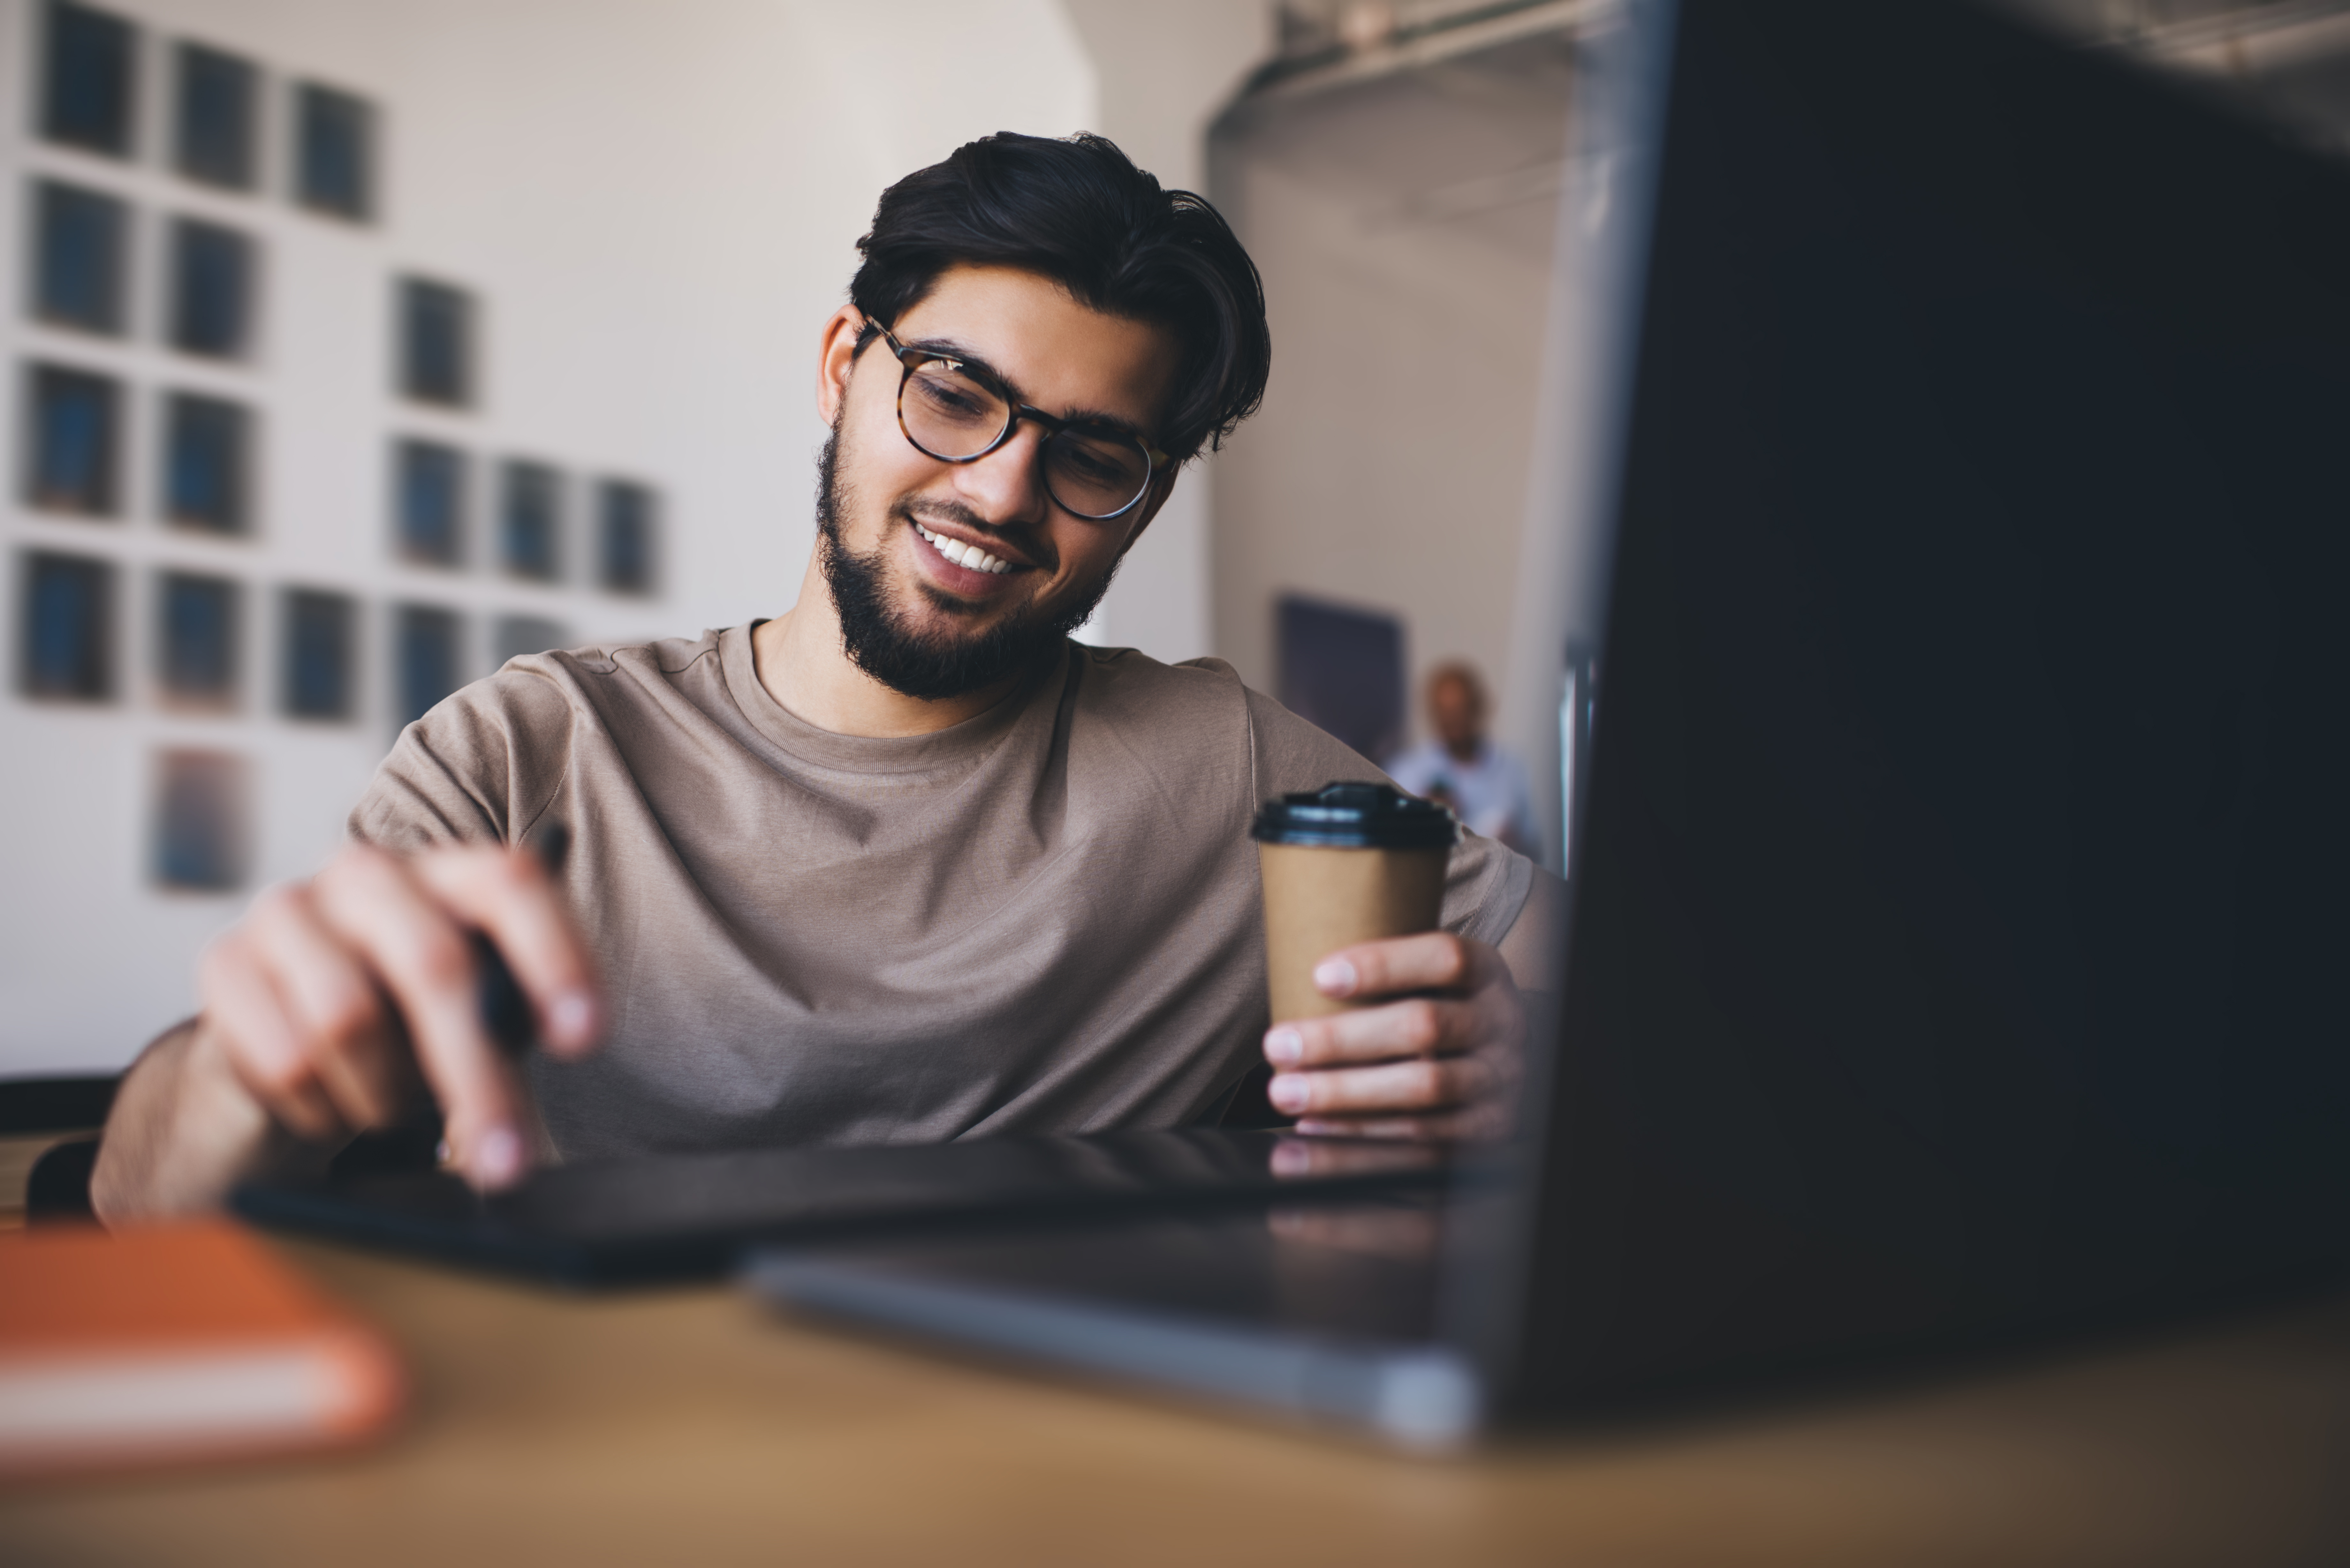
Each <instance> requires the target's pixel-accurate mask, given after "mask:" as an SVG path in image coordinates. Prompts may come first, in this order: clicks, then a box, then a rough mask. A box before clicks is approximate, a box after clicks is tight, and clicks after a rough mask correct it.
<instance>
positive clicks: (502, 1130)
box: [473, 1127, 522, 1187]
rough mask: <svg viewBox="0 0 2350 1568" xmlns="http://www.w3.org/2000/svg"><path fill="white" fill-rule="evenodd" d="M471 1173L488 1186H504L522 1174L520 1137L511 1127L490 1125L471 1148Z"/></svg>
mask: <svg viewBox="0 0 2350 1568" xmlns="http://www.w3.org/2000/svg"><path fill="white" fill-rule="evenodd" d="M473 1174H474V1175H475V1176H477V1177H479V1178H480V1179H482V1181H483V1183H484V1185H486V1186H490V1187H504V1186H507V1185H508V1184H510V1183H511V1182H513V1181H514V1180H515V1179H516V1178H517V1177H519V1176H521V1175H522V1139H521V1138H519V1137H516V1136H515V1130H514V1129H513V1128H512V1127H492V1128H491V1129H490V1130H489V1131H487V1132H485V1133H484V1134H483V1135H482V1141H481V1143H480V1145H479V1146H478V1147H475V1149H474V1150H473Z"/></svg>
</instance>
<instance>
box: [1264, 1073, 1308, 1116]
mask: <svg viewBox="0 0 2350 1568" xmlns="http://www.w3.org/2000/svg"><path fill="white" fill-rule="evenodd" d="M1265 1095H1266V1096H1267V1097H1268V1098H1269V1099H1271V1100H1272V1101H1273V1103H1274V1105H1275V1106H1279V1107H1280V1108H1281V1109H1283V1110H1284V1111H1291V1112H1296V1111H1302V1110H1304V1109H1305V1099H1306V1094H1305V1075H1304V1074H1302V1073H1283V1074H1280V1075H1277V1076H1275V1077H1274V1080H1273V1082H1272V1083H1271V1084H1269V1085H1266V1087H1265Z"/></svg>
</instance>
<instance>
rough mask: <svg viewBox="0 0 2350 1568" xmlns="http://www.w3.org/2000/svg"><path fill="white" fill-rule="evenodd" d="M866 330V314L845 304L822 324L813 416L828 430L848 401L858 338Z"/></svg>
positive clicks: (818, 348) (817, 347)
mask: <svg viewBox="0 0 2350 1568" xmlns="http://www.w3.org/2000/svg"><path fill="white" fill-rule="evenodd" d="M864 330H865V313H864V312H863V311H861V310H859V309H858V308H857V306H853V305H844V306H841V307H840V308H839V309H838V310H836V311H834V312H833V313H832V317H831V318H830V319H829V320H827V322H826V323H825V324H824V333H823V336H822V337H818V338H817V340H816V417H817V418H819V419H821V420H823V421H824V422H825V424H826V425H827V427H829V426H833V425H837V424H838V423H839V422H840V410H841V405H842V404H844V403H846V402H847V400H848V377H849V372H851V371H852V370H854V369H857V337H858V334H859V333H861V332H863V331H864Z"/></svg>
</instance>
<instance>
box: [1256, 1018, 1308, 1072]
mask: <svg viewBox="0 0 2350 1568" xmlns="http://www.w3.org/2000/svg"><path fill="white" fill-rule="evenodd" d="M1264 1059H1265V1060H1266V1061H1268V1062H1277V1063H1280V1064H1283V1065H1284V1066H1286V1065H1287V1064H1290V1063H1292V1062H1297V1061H1303V1060H1304V1059H1305V1036H1304V1035H1303V1034H1300V1033H1297V1031H1296V1030H1295V1029H1290V1028H1286V1027H1284V1028H1280V1029H1276V1030H1274V1032H1273V1033H1270V1034H1268V1035H1266V1036H1265V1037H1264Z"/></svg>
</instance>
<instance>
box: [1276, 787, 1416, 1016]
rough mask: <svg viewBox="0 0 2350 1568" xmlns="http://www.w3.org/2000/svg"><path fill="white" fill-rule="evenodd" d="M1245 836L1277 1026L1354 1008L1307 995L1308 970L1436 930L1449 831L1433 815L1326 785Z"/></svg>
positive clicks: (1380, 793)
mask: <svg viewBox="0 0 2350 1568" xmlns="http://www.w3.org/2000/svg"><path fill="white" fill-rule="evenodd" d="M1251 836H1252V837H1253V838H1254V839H1255V840H1256V847H1257V864H1258V867H1259V868H1260V869H1261V870H1262V872H1263V883H1264V956H1265V976H1266V980H1267V982H1268V985H1269V989H1270V990H1271V992H1272V996H1271V1001H1272V1003H1273V1018H1274V1022H1275V1023H1281V1022H1283V1021H1284V1020H1287V1019H1293V1018H1316V1017H1320V1016H1321V1015H1323V1014H1325V1013H1330V1012H1345V1011H1346V1010H1347V1008H1349V1007H1355V1006H1359V1005H1361V1003H1358V1002H1354V1001H1351V1000H1349V999H1346V998H1340V997H1333V996H1325V995H1323V994H1322V992H1319V991H1317V990H1315V986H1314V966H1315V964H1318V963H1320V962H1321V961H1323V960H1324V959H1326V958H1327V957H1329V956H1330V955H1331V954H1332V953H1334V952H1336V951H1337V950H1339V949H1340V948H1344V947H1350V946H1352V945H1353V944H1355V943H1357V942H1367V941H1376V940H1379V939H1380V938H1383V937H1403V936H1409V935H1411V934H1412V933H1414V932H1416V931H1432V930H1434V929H1436V927H1437V921H1438V918H1439V916H1440V913H1441V910H1442V908H1443V903H1444V867H1445V862H1446V860H1447V859H1449V858H1450V857H1451V853H1452V844H1453V841H1454V839H1455V838H1456V837H1458V836H1459V826H1458V824H1456V823H1455V822H1454V821H1453V818H1452V814H1451V813H1450V812H1448V811H1446V810H1445V809H1444V808H1443V807H1441V806H1440V805H1433V804H1431V803H1430V802H1428V801H1424V800H1417V799H1414V798H1413V797H1412V796H1410V795H1408V794H1402V793H1400V792H1399V791H1397V790H1395V789H1392V788H1390V787H1388V785H1386V784H1327V785H1325V786H1324V787H1323V788H1321V789H1318V790H1313V791H1309V792H1307V793H1305V794H1288V795H1284V796H1282V797H1281V798H1280V799H1278V800H1273V801H1267V802H1266V803H1265V805H1264V808H1263V810H1262V811H1260V812H1258V813H1257V816H1256V821H1255V824H1254V825H1253V827H1252V829H1251Z"/></svg>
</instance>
